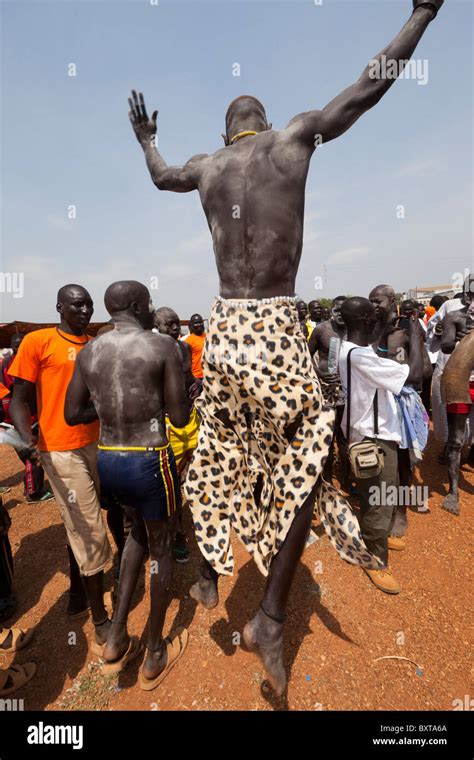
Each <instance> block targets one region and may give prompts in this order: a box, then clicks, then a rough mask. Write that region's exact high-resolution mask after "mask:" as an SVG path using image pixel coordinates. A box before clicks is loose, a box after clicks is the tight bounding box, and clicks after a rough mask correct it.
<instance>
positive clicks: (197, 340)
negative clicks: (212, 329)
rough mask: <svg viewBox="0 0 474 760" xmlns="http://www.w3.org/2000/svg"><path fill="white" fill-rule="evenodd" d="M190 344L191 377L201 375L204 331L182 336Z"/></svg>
mask: <svg viewBox="0 0 474 760" xmlns="http://www.w3.org/2000/svg"><path fill="white" fill-rule="evenodd" d="M183 340H184V341H186V343H189V345H190V346H191V374H192V376H193V377H202V376H203V371H202V352H203V350H204V343H205V342H206V333H203V334H202V335H195V334H194V333H190V334H189V335H186V337H185V338H183Z"/></svg>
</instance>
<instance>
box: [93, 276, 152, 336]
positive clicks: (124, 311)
mask: <svg viewBox="0 0 474 760" xmlns="http://www.w3.org/2000/svg"><path fill="white" fill-rule="evenodd" d="M104 304H105V308H106V309H107V311H108V312H109V314H110V316H111V317H112V318H113V319H114V322H117V321H120V322H123V321H129V322H130V321H132V322H138V323H139V325H141V327H143V328H144V329H145V330H151V328H152V327H153V314H154V310H153V304H152V302H151V298H150V291H149V290H148V288H147V287H146V286H145V285H143V284H142V283H141V282H137V281H136V280H120V281H119V282H113V283H112V285H109V287H108V288H107V290H106V291H105V296H104Z"/></svg>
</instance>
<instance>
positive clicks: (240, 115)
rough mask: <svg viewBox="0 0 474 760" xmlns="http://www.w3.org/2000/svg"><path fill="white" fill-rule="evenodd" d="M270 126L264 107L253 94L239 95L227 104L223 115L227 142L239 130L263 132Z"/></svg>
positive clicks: (228, 142)
mask: <svg viewBox="0 0 474 760" xmlns="http://www.w3.org/2000/svg"><path fill="white" fill-rule="evenodd" d="M270 128H271V124H268V123H267V115H266V113H265V108H264V107H263V105H262V103H261V102H260V101H259V100H258V98H255V97H254V96H253V95H240V96H239V97H238V98H235V100H233V101H232V103H231V104H230V105H229V107H228V109H227V112H226V115H225V131H226V137H227V144H230V143H231V141H232V138H233V137H235V135H236V134H238V133H239V132H242V131H247V130H249V131H253V132H264V131H265V130H267V129H270Z"/></svg>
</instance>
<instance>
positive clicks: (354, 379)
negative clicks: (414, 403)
mask: <svg viewBox="0 0 474 760" xmlns="http://www.w3.org/2000/svg"><path fill="white" fill-rule="evenodd" d="M351 348H355V349H356V350H355V351H353V352H352V353H351V429H350V441H349V443H357V442H358V441H361V440H362V439H363V438H365V436H368V437H370V438H373V437H374V406H373V404H374V397H375V391H377V392H378V394H377V404H378V426H379V432H378V437H379V438H381V439H382V440H384V441H395V442H396V443H401V440H402V439H401V429H400V420H399V417H398V413H397V406H396V402H395V399H394V394H395V395H398V394H399V393H400V391H401V389H402V388H403V386H404V385H405V382H406V379H407V377H408V375H409V373H410V368H409V366H408V364H399V363H398V362H395V361H393V360H392V359H382V358H381V357H380V356H377V354H376V353H375V351H374V349H373V348H372V346H357V345H356V344H355V343H351V342H350V341H348V340H343V341H342V344H341V350H340V353H339V376H340V378H341V383H342V389H343V391H344V395H345V396H346V397H347V354H348V353H349V351H350V349H351ZM346 415H347V403H346V408H345V410H344V416H343V418H342V422H341V426H342V430H343V432H344V435H345V434H346V420H347V417H346Z"/></svg>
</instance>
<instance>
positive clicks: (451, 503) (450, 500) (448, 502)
mask: <svg viewBox="0 0 474 760" xmlns="http://www.w3.org/2000/svg"><path fill="white" fill-rule="evenodd" d="M441 506H442V507H443V509H445V510H446V512H451V514H452V515H458V514H459V499H458V496H457V494H454V493H448V495H447V496H446V498H445V500H444V501H443V503H442V505H441Z"/></svg>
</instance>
